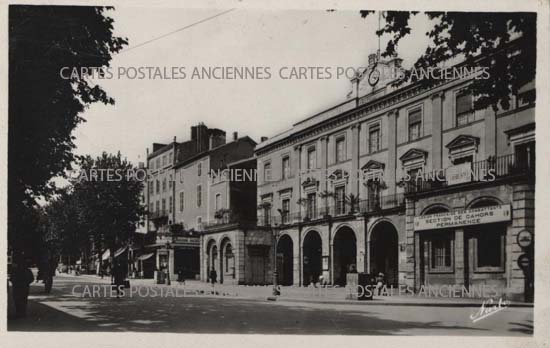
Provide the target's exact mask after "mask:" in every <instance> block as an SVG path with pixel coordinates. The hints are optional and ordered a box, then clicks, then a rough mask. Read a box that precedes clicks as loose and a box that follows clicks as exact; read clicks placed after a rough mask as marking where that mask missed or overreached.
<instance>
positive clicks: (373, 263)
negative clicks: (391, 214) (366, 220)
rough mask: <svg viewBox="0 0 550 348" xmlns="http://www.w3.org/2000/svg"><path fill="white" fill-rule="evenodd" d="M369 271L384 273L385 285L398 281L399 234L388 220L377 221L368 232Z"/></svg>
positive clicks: (394, 284) (396, 283) (394, 283)
mask: <svg viewBox="0 0 550 348" xmlns="http://www.w3.org/2000/svg"><path fill="white" fill-rule="evenodd" d="M369 248H370V250H369V251H370V273H372V274H376V275H377V274H379V273H380V272H382V273H384V278H385V282H386V284H387V285H393V286H397V285H398V282H399V236H398V233H397V230H396V229H395V227H394V226H393V224H392V223H391V222H389V221H381V222H379V223H377V224H376V225H375V226H374V227H373V229H372V232H371V234H370V241H369Z"/></svg>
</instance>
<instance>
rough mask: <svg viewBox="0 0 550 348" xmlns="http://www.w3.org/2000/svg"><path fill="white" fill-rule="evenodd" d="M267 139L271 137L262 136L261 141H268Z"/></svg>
mask: <svg viewBox="0 0 550 348" xmlns="http://www.w3.org/2000/svg"><path fill="white" fill-rule="evenodd" d="M267 139H269V138H268V137H261V138H260V141H261V142H262V143H263V142H264V141H267Z"/></svg>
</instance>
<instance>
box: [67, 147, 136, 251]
mask: <svg viewBox="0 0 550 348" xmlns="http://www.w3.org/2000/svg"><path fill="white" fill-rule="evenodd" d="M79 165H80V173H81V175H80V176H79V177H78V178H77V179H75V180H74V181H73V192H72V194H73V195H74V199H75V201H76V206H77V209H78V216H79V219H80V228H81V230H82V233H86V234H88V235H89V239H91V240H93V241H94V243H95V248H96V250H98V251H99V250H103V249H105V248H109V249H111V251H114V250H115V249H118V248H119V247H121V246H123V245H127V244H128V242H129V241H130V239H131V237H132V235H133V234H134V232H135V230H136V226H137V225H138V224H139V223H140V222H141V217H142V216H143V215H144V214H145V209H144V206H143V205H142V203H141V193H142V190H143V182H142V181H141V179H140V176H139V175H136V174H137V173H138V171H137V168H135V167H134V166H133V165H132V164H131V163H130V162H128V161H127V160H126V159H123V158H122V156H121V154H120V153H117V154H116V155H110V154H107V153H105V152H104V153H103V154H102V155H101V156H99V157H97V158H95V159H94V158H92V157H91V156H85V157H82V158H81V159H80V161H79ZM94 173H96V174H97V175H94ZM99 173H102V174H99ZM131 173H134V174H133V175H132V174H131Z"/></svg>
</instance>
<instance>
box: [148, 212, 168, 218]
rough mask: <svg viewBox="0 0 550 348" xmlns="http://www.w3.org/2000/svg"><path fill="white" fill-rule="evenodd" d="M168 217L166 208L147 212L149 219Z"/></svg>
mask: <svg viewBox="0 0 550 348" xmlns="http://www.w3.org/2000/svg"><path fill="white" fill-rule="evenodd" d="M167 217H168V210H166V209H159V210H154V211H151V212H149V219H151V220H157V219H161V218H167Z"/></svg>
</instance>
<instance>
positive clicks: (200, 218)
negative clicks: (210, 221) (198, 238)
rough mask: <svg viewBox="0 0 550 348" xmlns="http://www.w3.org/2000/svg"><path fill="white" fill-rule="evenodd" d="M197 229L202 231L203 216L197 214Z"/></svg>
mask: <svg viewBox="0 0 550 348" xmlns="http://www.w3.org/2000/svg"><path fill="white" fill-rule="evenodd" d="M197 229H198V230H199V231H200V230H202V217H201V216H197Z"/></svg>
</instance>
